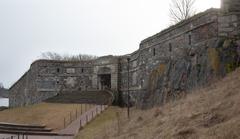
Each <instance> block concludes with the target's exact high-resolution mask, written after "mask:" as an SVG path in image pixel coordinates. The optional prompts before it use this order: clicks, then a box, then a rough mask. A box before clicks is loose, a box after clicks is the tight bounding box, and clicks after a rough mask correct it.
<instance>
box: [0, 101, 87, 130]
mask: <svg viewBox="0 0 240 139" xmlns="http://www.w3.org/2000/svg"><path fill="white" fill-rule="evenodd" d="M81 105H82V109H83V110H82V111H85V104H57V103H40V104H36V105H32V106H26V107H20V108H13V109H7V110H4V111H0V122H9V123H19V124H38V125H46V126H47V127H49V128H52V129H54V130H59V129H63V127H64V122H63V121H64V118H65V119H66V121H67V122H68V123H69V122H70V113H71V115H72V119H74V118H75V117H76V112H77V113H78V115H80V113H81ZM90 107H91V106H90V105H88V107H87V109H89V108H90Z"/></svg>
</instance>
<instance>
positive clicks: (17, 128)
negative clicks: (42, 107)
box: [0, 123, 72, 136]
mask: <svg viewBox="0 0 240 139" xmlns="http://www.w3.org/2000/svg"><path fill="white" fill-rule="evenodd" d="M0 133H1V134H14V135H39V136H72V135H67V134H59V133H56V132H52V129H50V128H46V127H45V126H41V125H26V124H12V123H0Z"/></svg>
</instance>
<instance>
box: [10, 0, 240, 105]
mask: <svg viewBox="0 0 240 139" xmlns="http://www.w3.org/2000/svg"><path fill="white" fill-rule="evenodd" d="M128 58H129V59H130V61H129V64H128V60H127V59H128ZM239 64H240V1H239V0H222V6H221V8H220V9H209V10H207V11H205V12H202V13H199V14H197V15H195V16H193V17H192V18H190V19H188V20H185V21H182V22H180V23H178V24H176V25H174V26H171V27H169V28H167V29H165V30H163V31H161V32H160V33H157V34H156V35H153V36H151V37H149V38H147V39H145V40H143V41H142V42H141V43H140V47H139V49H138V50H137V51H135V52H133V53H131V54H129V55H123V56H104V57H100V58H98V59H96V60H89V61H79V62H68V61H53V60H37V61H35V62H33V63H32V65H31V67H30V69H29V70H28V71H27V72H26V73H25V74H24V75H23V76H22V77H21V78H20V79H19V80H18V81H17V82H16V83H15V84H14V85H13V86H12V87H11V88H10V107H19V106H25V105H30V104H35V103H39V102H41V101H43V100H45V99H48V98H50V97H53V96H56V95H57V94H59V93H67V92H72V91H78V92H81V91H86V90H89V91H91V90H104V89H111V90H112V91H113V92H114V93H115V96H118V100H120V101H121V102H123V103H124V102H126V99H127V97H126V94H127V90H128V89H127V84H128V81H129V87H130V99H131V103H132V104H135V105H137V106H139V107H142V108H148V107H152V106H154V105H161V104H164V103H165V102H167V101H168V100H170V99H177V98H178V97H179V96H181V95H183V94H185V93H187V92H189V90H191V89H195V88H196V87H201V86H204V85H207V84H208V83H210V82H211V81H213V79H215V78H219V77H223V76H224V75H226V74H227V73H229V72H231V71H233V70H234V69H235V68H236V67H238V66H239ZM128 66H129V72H128ZM128 73H129V80H128Z"/></svg>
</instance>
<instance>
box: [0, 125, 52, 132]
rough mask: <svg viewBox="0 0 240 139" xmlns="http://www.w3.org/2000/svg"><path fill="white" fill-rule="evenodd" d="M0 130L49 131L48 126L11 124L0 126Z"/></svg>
mask: <svg viewBox="0 0 240 139" xmlns="http://www.w3.org/2000/svg"><path fill="white" fill-rule="evenodd" d="M0 130H11V131H37V132H51V131H52V129H50V128H29V127H13V126H0Z"/></svg>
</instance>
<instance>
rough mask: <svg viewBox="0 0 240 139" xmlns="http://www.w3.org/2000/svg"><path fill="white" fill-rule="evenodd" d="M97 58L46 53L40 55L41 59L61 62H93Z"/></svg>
mask: <svg viewBox="0 0 240 139" xmlns="http://www.w3.org/2000/svg"><path fill="white" fill-rule="evenodd" d="M96 58H97V56H94V55H86V54H79V55H67V54H66V55H60V54H58V53H54V52H46V53H42V55H41V59H49V60H63V61H85V60H93V59H96Z"/></svg>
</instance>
